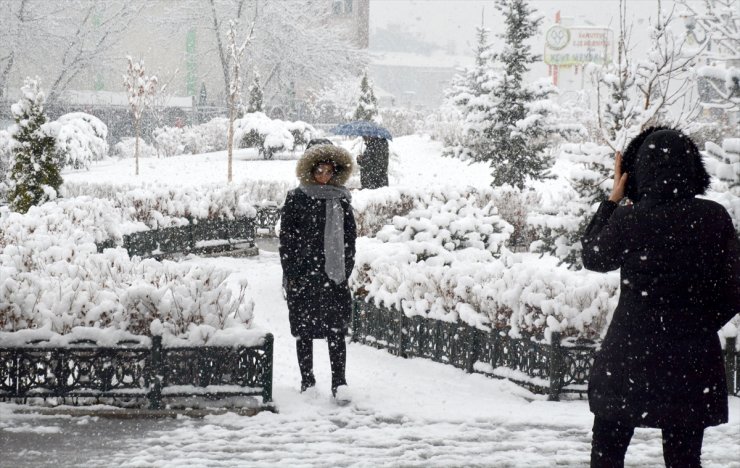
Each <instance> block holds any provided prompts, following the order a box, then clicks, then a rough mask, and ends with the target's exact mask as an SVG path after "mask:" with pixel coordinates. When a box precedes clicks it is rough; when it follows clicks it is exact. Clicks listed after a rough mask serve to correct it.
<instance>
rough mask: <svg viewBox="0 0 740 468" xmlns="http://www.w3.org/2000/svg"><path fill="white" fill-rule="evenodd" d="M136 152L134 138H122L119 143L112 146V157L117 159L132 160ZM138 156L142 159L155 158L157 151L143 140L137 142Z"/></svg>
mask: <svg viewBox="0 0 740 468" xmlns="http://www.w3.org/2000/svg"><path fill="white" fill-rule="evenodd" d="M135 152H136V138H132V137H127V138H122V139H121V141H119V142H118V143H116V144H115V145H113V156H116V157H117V158H119V159H129V158H133V157H134V154H135ZM139 156H141V157H142V158H155V157H157V150H156V149H155V148H154V147H153V146H152V145H150V144H148V143H147V142H145V141H144V140H139Z"/></svg>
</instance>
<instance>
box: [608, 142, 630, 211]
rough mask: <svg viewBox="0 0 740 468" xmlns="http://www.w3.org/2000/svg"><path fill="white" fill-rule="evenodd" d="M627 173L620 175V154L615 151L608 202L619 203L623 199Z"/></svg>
mask: <svg viewBox="0 0 740 468" xmlns="http://www.w3.org/2000/svg"><path fill="white" fill-rule="evenodd" d="M627 175H628V174H627V173H626V172H625V173H624V174H622V152H621V151H617V154H616V158H614V185H613V186H612V193H611V195H609V201H613V202H614V203H619V202H620V201H622V198H624V191H625V189H626V187H627Z"/></svg>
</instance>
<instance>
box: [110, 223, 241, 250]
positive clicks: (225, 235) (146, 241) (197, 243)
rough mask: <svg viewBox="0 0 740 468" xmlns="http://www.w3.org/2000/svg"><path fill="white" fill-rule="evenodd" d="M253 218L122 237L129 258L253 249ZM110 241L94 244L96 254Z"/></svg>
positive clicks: (111, 244)
mask: <svg viewBox="0 0 740 468" xmlns="http://www.w3.org/2000/svg"><path fill="white" fill-rule="evenodd" d="M254 238H255V218H246V217H245V218H236V219H200V220H191V222H190V223H189V224H187V225H185V226H178V227H170V228H161V229H150V230H148V231H140V232H135V233H132V234H126V235H124V236H123V248H125V249H126V250H127V251H128V253H129V255H131V256H134V255H137V256H140V257H155V258H156V257H164V256H168V255H172V254H177V253H197V254H203V253H213V252H226V251H231V250H235V249H238V248H242V247H245V246H246V247H254ZM114 246H115V243H114V242H113V241H105V242H102V243H100V244H98V251H99V252H102V251H103V249H105V248H109V247H114Z"/></svg>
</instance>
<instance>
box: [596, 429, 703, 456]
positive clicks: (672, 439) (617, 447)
mask: <svg viewBox="0 0 740 468" xmlns="http://www.w3.org/2000/svg"><path fill="white" fill-rule="evenodd" d="M634 433H635V428H634V427H632V426H629V425H625V424H622V423H620V422H617V421H609V420H606V419H602V418H599V417H596V418H594V428H593V440H592V442H591V468H623V467H624V454H625V453H627V447H628V446H629V444H630V440H631V439H632V435H633V434H634ZM703 439H704V429H703V428H694V427H676V428H670V429H663V460H664V461H665V466H666V467H667V468H701V444H702V441H703Z"/></svg>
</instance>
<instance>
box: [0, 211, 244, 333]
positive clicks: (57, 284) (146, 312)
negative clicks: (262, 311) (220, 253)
mask: <svg viewBox="0 0 740 468" xmlns="http://www.w3.org/2000/svg"><path fill="white" fill-rule="evenodd" d="M126 224H127V222H126V220H125V216H124V215H123V213H122V212H121V211H120V210H116V209H115V208H113V207H111V206H110V203H109V202H107V201H104V200H93V199H82V200H81V199H75V200H62V201H60V202H50V203H46V204H44V205H41V206H39V207H32V208H31V209H30V210H29V211H28V213H26V214H24V215H21V214H18V213H11V212H9V211H7V210H4V211H2V213H0V233H1V234H0V331H3V332H6V333H4V334H3V335H2V336H0V339H1V340H3V342H7V341H8V340H10V339H11V338H12V336H11V335H9V334H8V333H10V332H18V331H20V330H27V329H35V330H40V331H37V332H26V333H25V335H23V336H24V337H25V338H35V339H41V338H44V339H48V338H49V337H53V336H56V335H55V334H61V335H65V334H69V333H76V334H77V336H82V335H87V336H88V337H92V339H97V338H96V337H104V335H105V336H107V335H106V334H105V333H104V334H102V335H101V334H100V333H97V332H94V331H87V332H85V331H84V330H83V331H80V329H79V328H76V327H85V329H88V328H91V329H95V330H97V329H107V330H117V331H121V332H127V333H132V334H134V335H151V334H158V335H159V334H161V335H163V336H164V338H165V342H166V343H173V342H183V341H184V342H187V343H193V344H205V343H209V344H213V343H216V342H219V343H223V342H224V341H227V342H228V341H231V342H234V341H237V342H238V341H240V340H241V341H242V342H243V341H244V340H251V339H253V338H254V334H253V333H252V334H248V336H247V335H245V334H244V333H246V332H247V329H248V328H249V326H250V325H251V320H252V310H253V302H252V301H251V300H249V299H248V298H246V297H245V294H246V286H247V285H246V283H242V284H240V288H239V292H238V296H237V297H234V294H233V291H232V289H231V288H230V287H229V286H228V285H227V283H226V279H227V277H228V274H229V273H228V271H225V270H222V269H219V268H204V267H200V266H197V265H192V264H188V263H186V262H185V263H174V262H158V261H155V260H151V259H148V260H138V259H131V258H129V256H128V254H127V253H126V251H125V250H124V249H107V250H106V251H105V252H104V253H97V248H96V246H95V243H94V242H96V241H99V240H101V239H103V238H108V237H115V236H116V235H120V233H121V232H122V231H124V230H126V226H125V225H126ZM32 335H33V336H32ZM19 336H20V335H19ZM214 340H215V341H214Z"/></svg>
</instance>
